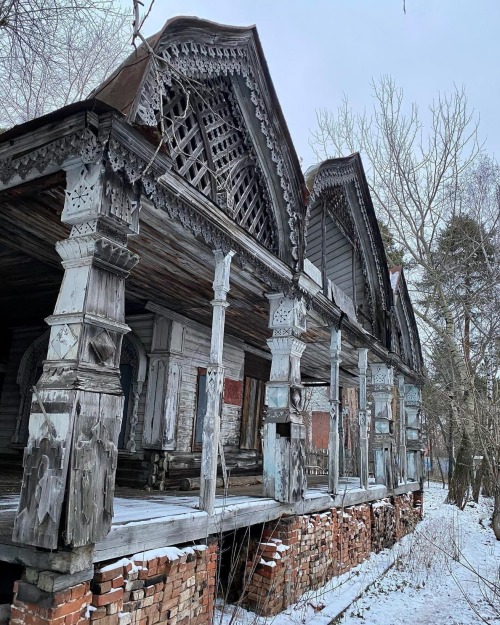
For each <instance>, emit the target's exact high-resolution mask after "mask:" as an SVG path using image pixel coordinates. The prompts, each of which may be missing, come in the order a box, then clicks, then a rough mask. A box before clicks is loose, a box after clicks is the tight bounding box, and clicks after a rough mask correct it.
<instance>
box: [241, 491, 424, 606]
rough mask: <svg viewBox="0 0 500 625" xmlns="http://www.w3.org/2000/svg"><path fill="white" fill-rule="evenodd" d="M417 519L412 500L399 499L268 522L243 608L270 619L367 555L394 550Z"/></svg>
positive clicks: (250, 563) (250, 567)
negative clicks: (397, 542)
mask: <svg viewBox="0 0 500 625" xmlns="http://www.w3.org/2000/svg"><path fill="white" fill-rule="evenodd" d="M418 505H420V504H418ZM417 518H419V508H414V501H413V496H412V495H402V496H400V497H394V502H393V503H391V501H389V500H388V499H385V500H382V501H380V502H376V503H375V504H373V505H370V504H362V505H359V506H351V507H349V508H344V509H341V508H332V509H331V510H329V511H328V512H324V513H322V514H309V515H304V516H294V517H286V518H283V519H281V520H280V521H279V522H270V523H268V524H266V527H265V529H264V532H263V534H262V538H261V540H260V541H256V542H255V543H254V545H253V546H252V548H251V551H250V554H251V555H250V557H249V558H248V560H247V562H246V569H245V580H243V582H242V587H244V588H245V589H246V590H245V594H244V596H243V598H242V599H243V601H242V602H243V605H245V606H246V607H248V608H249V609H251V610H253V611H254V612H257V613H258V614H261V615H262V616H274V615H276V614H278V613H279V612H281V611H282V610H284V609H286V608H287V607H288V606H289V605H291V604H292V603H295V602H296V601H297V600H298V599H299V597H300V596H301V595H303V594H304V593H305V592H307V591H308V590H314V589H317V588H320V587H321V586H323V585H324V584H325V583H326V582H327V581H328V580H330V579H332V578H333V577H336V576H337V575H341V574H343V573H346V572H347V571H349V570H350V569H351V568H353V567H354V566H356V565H358V564H360V563H361V562H363V560H365V559H366V558H367V557H368V556H369V555H370V553H371V551H378V550H380V549H381V548H383V547H384V546H390V545H392V544H394V542H395V540H396V539H399V538H401V537H402V536H404V535H405V534H407V533H408V532H410V531H412V530H413V528H414V527H415V523H416V521H417Z"/></svg>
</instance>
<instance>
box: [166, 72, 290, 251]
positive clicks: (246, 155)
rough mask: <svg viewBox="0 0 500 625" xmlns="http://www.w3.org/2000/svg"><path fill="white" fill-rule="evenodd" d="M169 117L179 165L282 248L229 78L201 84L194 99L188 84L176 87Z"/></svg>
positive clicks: (265, 240) (264, 239)
mask: <svg viewBox="0 0 500 625" xmlns="http://www.w3.org/2000/svg"><path fill="white" fill-rule="evenodd" d="M186 105H187V107H186ZM164 120H165V130H166V132H167V140H166V143H167V147H168V148H169V149H170V150H171V154H172V157H173V160H174V167H175V169H176V170H177V171H178V172H179V173H180V174H181V175H182V176H184V177H185V178H186V179H187V180H189V182H190V183H191V184H192V185H194V186H196V187H197V188H198V189H199V190H200V191H201V192H202V193H204V194H205V195H207V196H208V197H210V198H211V199H213V200H214V201H217V198H221V197H225V198H227V201H226V202H224V203H221V208H222V210H224V211H225V212H227V213H228V214H229V215H230V216H231V217H232V218H233V219H234V220H235V221H236V223H238V224H239V225H241V226H242V227H243V228H244V229H245V230H246V231H247V232H249V233H250V234H252V235H253V236H254V237H255V238H256V239H257V240H258V241H260V243H262V244H263V245H264V246H266V247H267V248H268V249H270V250H272V251H277V249H278V235H277V226H276V220H275V217H274V214H273V211H272V206H271V202H270V199H269V195H268V193H267V189H266V184H265V182H264V179H263V176H262V172H261V170H260V168H259V166H258V162H257V157H256V154H255V151H254V149H253V146H252V143H251V140H250V137H249V136H248V133H247V132H246V130H245V126H244V123H243V119H242V116H241V112H240V110H239V106H238V103H237V101H236V99H235V97H234V95H233V93H232V90H231V87H230V84H229V82H228V81H225V80H223V79H218V80H214V81H211V82H210V83H208V84H207V85H206V87H204V88H201V87H197V89H196V93H193V92H191V93H190V95H189V103H188V97H187V95H186V94H185V93H184V92H183V90H182V88H180V87H178V88H176V89H174V88H172V89H171V90H170V92H169V93H168V95H167V98H166V99H165V103H164ZM221 192H222V193H221Z"/></svg>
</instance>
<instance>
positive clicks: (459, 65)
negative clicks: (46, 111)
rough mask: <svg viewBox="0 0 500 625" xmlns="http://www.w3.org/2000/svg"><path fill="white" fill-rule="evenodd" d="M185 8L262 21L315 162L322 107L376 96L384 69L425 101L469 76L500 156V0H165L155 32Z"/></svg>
mask: <svg viewBox="0 0 500 625" xmlns="http://www.w3.org/2000/svg"><path fill="white" fill-rule="evenodd" d="M147 4H148V3H146V6H147ZM175 15H196V16H198V17H203V18H207V19H210V20H213V21H216V22H221V23H225V24H233V25H238V26H248V25H251V24H255V25H256V26H257V29H258V32H259V36H260V39H261V42H262V46H263V48H264V54H265V56H266V59H267V62H268V64H269V69H270V72H271V76H272V79H273V82H274V86H275V88H276V91H277V94H278V98H279V100H280V102H281V106H282V108H283V112H284V114H285V118H286V120H287V123H288V127H289V129H290V133H291V135H292V139H293V141H294V144H295V149H296V150H297V153H298V155H299V157H301V158H302V159H303V166H305V167H307V166H308V165H310V164H311V163H313V162H314V161H315V158H314V155H313V152H312V150H311V148H310V146H309V143H308V141H309V137H310V130H311V128H313V127H314V126H315V116H316V113H315V112H316V110H317V109H318V108H323V107H327V108H330V109H332V110H335V109H336V108H337V106H338V105H339V103H340V100H341V99H342V96H343V94H346V95H348V97H349V100H350V101H351V103H352V104H353V107H355V108H356V109H357V108H359V109H360V110H362V109H363V108H365V107H369V106H371V89H370V82H371V80H372V78H377V77H379V76H381V75H383V74H389V75H391V76H392V77H393V78H394V79H395V80H396V82H397V84H398V85H399V86H401V87H403V88H404V91H405V97H406V98H407V99H408V101H410V100H415V101H417V102H418V103H419V105H420V106H421V107H426V106H427V105H428V103H429V102H430V101H431V100H432V98H433V97H434V96H435V95H436V94H437V93H438V92H439V91H441V92H447V91H450V89H452V88H453V84H454V83H455V84H456V85H458V86H460V87H461V86H464V87H465V88H466V91H467V94H468V97H469V103H470V106H471V108H473V109H474V110H475V112H476V113H477V114H478V115H480V118H481V124H480V136H481V138H482V139H483V140H485V141H486V143H485V149H486V151H487V152H488V153H489V154H493V155H495V156H496V158H497V159H498V158H499V157H500V123H499V114H500V80H499V74H500V63H499V60H500V59H499V46H500V43H499V41H500V0H406V14H405V13H404V12H403V0H308V1H306V0H287V1H285V0H267V1H264V0H204V1H203V0H156V3H155V5H154V7H153V10H152V12H151V15H150V17H149V19H148V21H147V24H146V27H145V29H144V30H145V34H148V35H149V34H152V33H153V32H156V31H157V30H159V29H160V28H161V26H162V25H163V23H164V22H165V21H166V20H167V19H168V18H170V17H173V16H175Z"/></svg>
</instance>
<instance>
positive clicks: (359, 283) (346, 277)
mask: <svg viewBox="0 0 500 625" xmlns="http://www.w3.org/2000/svg"><path fill="white" fill-rule="evenodd" d="M321 212H322V209H321V205H320V203H317V204H316V205H315V206H314V207H313V208H312V209H311V216H310V220H309V228H308V231H307V254H306V255H307V258H308V259H309V260H310V261H311V262H312V263H314V265H316V267H318V269H321V262H322V249H321V241H322V237H321V228H322V215H321ZM325 260H326V275H327V277H328V278H330V280H331V281H332V282H333V283H334V284H335V285H336V286H338V287H339V288H340V289H341V290H342V291H344V293H345V294H346V295H347V296H348V297H350V298H351V299H352V300H353V302H355V304H356V306H359V305H360V304H363V303H364V301H365V282H366V281H365V277H364V275H363V267H362V264H361V259H360V258H359V255H355V257H354V266H355V279H354V285H353V247H352V245H351V243H350V242H349V241H348V240H347V239H346V238H345V236H344V235H343V234H342V232H341V231H340V229H339V227H338V226H337V224H336V223H335V221H334V220H333V219H332V218H331V217H330V216H329V215H327V217H326V250H325ZM364 308H365V312H366V313H368V312H369V311H368V310H367V309H366V306H365V307H364ZM363 325H365V323H364V322H363Z"/></svg>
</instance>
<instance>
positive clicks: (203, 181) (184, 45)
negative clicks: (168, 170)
mask: <svg viewBox="0 0 500 625" xmlns="http://www.w3.org/2000/svg"><path fill="white" fill-rule="evenodd" d="M151 42H152V48H151V50H150V52H148V51H147V49H146V48H144V47H143V48H142V49H141V50H139V51H138V53H137V55H135V56H134V55H132V56H131V57H130V58H129V59H128V60H127V61H125V63H124V64H123V65H122V66H121V67H120V68H119V69H118V70H117V72H115V74H114V75H113V76H112V77H111V78H110V79H109V80H108V81H106V83H105V84H104V85H102V86H101V87H100V88H99V89H98V90H97V91H96V92H95V94H94V95H95V97H97V98H99V99H101V100H103V101H105V102H107V103H109V104H111V105H112V106H114V107H116V108H118V109H120V110H121V111H123V112H124V113H125V114H126V115H127V118H128V121H129V122H131V123H133V124H135V125H136V126H138V127H140V128H142V131H143V133H144V134H146V135H147V136H148V137H150V138H153V141H156V142H157V143H158V142H159V141H162V145H161V151H162V152H163V153H165V152H167V153H168V154H169V155H170V156H171V158H172V161H173V169H174V170H176V171H177V172H178V173H179V174H180V175H181V176H183V177H184V178H185V179H186V180H187V181H188V182H189V183H190V184H191V185H193V186H194V187H196V189H197V190H198V191H200V192H201V193H203V194H204V195H206V196H207V197H209V198H210V199H211V200H212V201H214V202H215V203H216V204H217V205H218V206H219V207H220V208H221V210H223V211H225V212H226V213H227V214H228V215H230V216H231V217H232V218H233V219H234V220H235V222H236V223H237V224H239V225H240V226H241V227H242V228H244V229H245V230H246V231H247V232H249V233H250V234H251V235H252V236H254V237H255V238H256V239H257V240H258V241H259V242H260V243H262V244H263V245H264V246H265V247H266V248H267V249H269V250H271V251H273V252H274V253H276V254H277V255H278V256H279V257H280V258H281V259H282V260H284V261H285V262H287V263H288V264H289V265H291V266H295V267H299V264H300V259H301V252H302V233H301V227H302V224H303V216H304V212H305V207H304V202H303V197H302V187H301V185H302V182H301V180H302V176H301V172H300V164H299V162H298V159H297V156H296V154H295V152H294V150H293V147H292V145H291V142H290V139H289V136H288V131H287V129H286V123H285V121H284V119H283V115H282V113H281V109H280V107H279V103H278V101H277V98H276V94H275V92H274V88H273V85H272V82H271V78H270V76H269V72H268V70H267V66H266V63H265V60H264V57H263V54H262V50H261V47H260V42H259V41H258V36H257V32H256V29H255V28H235V27H226V26H221V25H219V24H213V23H211V22H204V21H202V20H199V19H195V18H176V19H173V20H171V21H170V22H168V23H167V24H166V25H165V27H164V28H163V30H162V31H160V33H158V35H156V36H155V37H153V38H152V39H151ZM153 51H154V53H153ZM134 92H135V95H134ZM127 94H128V97H127Z"/></svg>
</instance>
